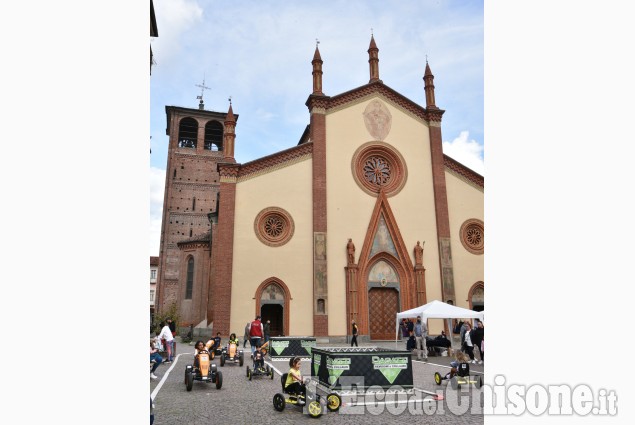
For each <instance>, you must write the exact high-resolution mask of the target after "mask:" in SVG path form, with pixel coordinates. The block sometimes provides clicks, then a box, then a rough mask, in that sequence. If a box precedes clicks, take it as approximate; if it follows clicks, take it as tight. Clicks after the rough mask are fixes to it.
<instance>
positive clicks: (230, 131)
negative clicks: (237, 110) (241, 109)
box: [223, 96, 236, 161]
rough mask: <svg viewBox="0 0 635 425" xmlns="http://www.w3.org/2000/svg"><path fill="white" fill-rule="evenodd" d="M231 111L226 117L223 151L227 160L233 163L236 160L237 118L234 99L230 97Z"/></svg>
mask: <svg viewBox="0 0 635 425" xmlns="http://www.w3.org/2000/svg"><path fill="white" fill-rule="evenodd" d="M228 100H229V110H228V111H227V116H226V117H225V131H224V132H223V151H224V153H225V159H229V160H231V161H235V160H234V143H235V141H236V133H235V128H236V117H234V110H233V109H232V97H231V96H229V99H228Z"/></svg>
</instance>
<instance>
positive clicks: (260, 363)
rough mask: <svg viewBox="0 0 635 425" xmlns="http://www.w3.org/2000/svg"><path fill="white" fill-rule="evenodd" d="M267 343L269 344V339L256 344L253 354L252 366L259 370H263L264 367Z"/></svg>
mask: <svg viewBox="0 0 635 425" xmlns="http://www.w3.org/2000/svg"><path fill="white" fill-rule="evenodd" d="M267 345H269V341H267V342H265V343H264V344H263V345H260V346H258V347H257V348H256V352H255V355H254V368H256V369H260V370H261V371H264V368H265V356H266V355H267Z"/></svg>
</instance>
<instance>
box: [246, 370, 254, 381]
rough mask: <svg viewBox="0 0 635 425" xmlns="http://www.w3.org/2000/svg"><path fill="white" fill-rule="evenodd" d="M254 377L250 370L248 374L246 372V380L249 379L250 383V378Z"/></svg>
mask: <svg viewBox="0 0 635 425" xmlns="http://www.w3.org/2000/svg"><path fill="white" fill-rule="evenodd" d="M253 376H254V374H253V373H252V372H251V370H250V371H249V372H247V378H249V380H250V381H251V378H252V377H253Z"/></svg>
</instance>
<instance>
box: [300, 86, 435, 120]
mask: <svg viewBox="0 0 635 425" xmlns="http://www.w3.org/2000/svg"><path fill="white" fill-rule="evenodd" d="M375 93H379V94H381V95H383V96H384V97H386V98H387V99H389V100H390V101H392V102H393V103H395V104H396V105H398V106H400V107H402V108H404V109H405V110H406V111H408V112H410V113H412V114H414V115H415V116H417V117H419V118H421V119H422V120H424V121H430V120H434V121H438V120H440V117H441V115H443V113H444V112H445V110H443V109H437V108H430V109H427V108H424V107H422V106H421V105H419V104H417V103H416V102H413V101H412V100H410V99H408V98H407V97H406V96H404V95H402V94H401V93H399V92H397V91H395V90H394V89H392V88H390V87H388V86H387V85H385V84H384V83H383V82H382V81H375V82H372V83H368V84H364V85H363V86H359V87H357V88H354V89H352V90H349V91H346V92H344V93H340V94H337V95H335V96H316V95H310V96H309V97H308V99H307V101H306V102H305V105H306V106H307V107H308V108H309V109H311V108H312V107H313V106H318V107H322V108H324V109H325V110H326V112H328V111H329V109H335V108H338V107H341V106H343V105H345V104H347V103H350V102H354V101H356V100H357V99H360V98H363V97H366V96H369V95H372V94H375Z"/></svg>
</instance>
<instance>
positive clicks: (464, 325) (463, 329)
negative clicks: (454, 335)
mask: <svg viewBox="0 0 635 425" xmlns="http://www.w3.org/2000/svg"><path fill="white" fill-rule="evenodd" d="M468 327H469V328H472V327H471V326H470V324H469V322H468V321H467V320H466V321H465V322H463V324H462V325H461V330H460V331H459V334H460V335H461V351H463V352H464V353H467V351H466V350H465V332H467V329H468Z"/></svg>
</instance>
